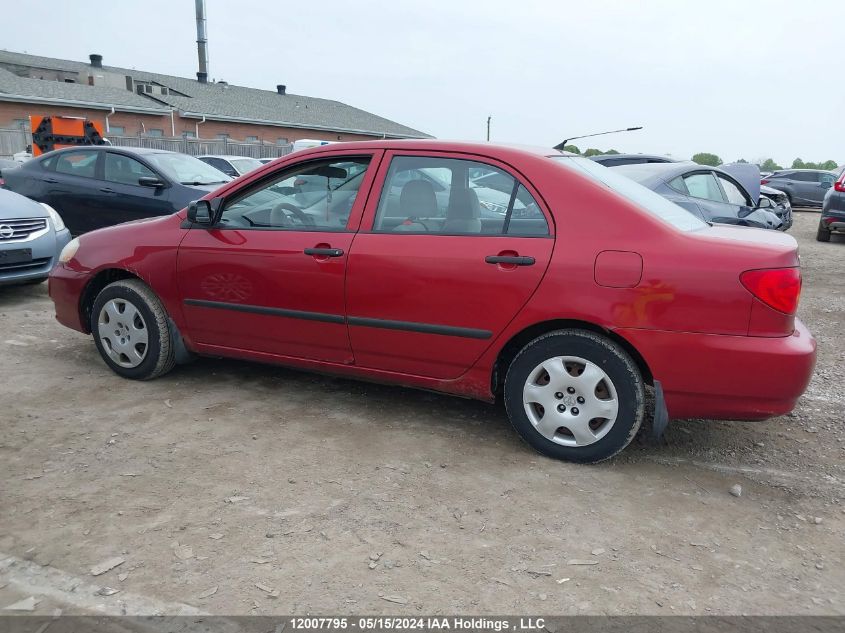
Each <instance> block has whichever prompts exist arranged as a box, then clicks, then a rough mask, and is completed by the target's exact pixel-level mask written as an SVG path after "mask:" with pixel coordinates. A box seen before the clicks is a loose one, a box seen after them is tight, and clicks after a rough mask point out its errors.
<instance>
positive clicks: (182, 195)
mask: <svg viewBox="0 0 845 633" xmlns="http://www.w3.org/2000/svg"><path fill="white" fill-rule="evenodd" d="M2 180H3V183H2V186H3V187H4V188H6V189H9V190H11V191H15V192H17V193H19V194H21V195H24V196H26V197H27V198H31V199H32V200H35V201H37V202H44V203H46V204H48V205H50V206H51V207H53V208H54V209H56V211H58V212H59V214H60V215H61V216H62V219H63V220H64V221H65V224H67V227H68V228H69V229H70V232H71V233H72V234H73V235H80V234H82V233H85V232H86V231H92V230H94V229H98V228H101V227H104V226H111V225H112V224H119V223H121V222H127V221H130V220H138V219H140V218H148V217H153V216H157V215H170V214H171V213H173V212H174V211H178V210H179V209H182V208H183V207H184V206H185V205H186V204H188V202H190V201H191V200H194V199H196V198H197V197H199V196H202V195H204V194H205V193H208V192H209V191H214V189H216V188H217V187H219V186H220V185H221V184H223V183H225V182H228V181H229V180H231V178H229V176H227V175H225V174H223V173H222V172H220V171H218V170H217V169H214V168H213V167H211V166H209V165H207V164H205V163H204V162H202V161H200V160H197V159H196V158H194V157H193V156H187V155H185V154H177V153H176V152H167V151H164V150H154V149H139V148H128V147H106V146H93V145H89V146H85V147H78V148H77V147H71V148H67V149H60V150H56V151H54V152H48V153H47V154H44V155H42V156H39V157H38V158H34V159H32V160H30V161H27V162H26V163H25V164H23V165H21V166H20V167H15V168H13V169H8V170H7V169H4V170H2Z"/></svg>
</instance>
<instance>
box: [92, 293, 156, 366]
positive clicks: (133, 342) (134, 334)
mask: <svg viewBox="0 0 845 633" xmlns="http://www.w3.org/2000/svg"><path fill="white" fill-rule="evenodd" d="M97 330H98V333H99V336H100V342H101V343H102V344H103V349H104V350H105V351H106V353H107V354H108V355H109V358H111V359H112V360H113V361H114V362H115V363H117V364H118V365H120V366H121V367H126V368H130V369H131V368H132V367H137V366H138V365H140V364H141V363H142V362H143V360H144V359H145V358H146V357H147V341H148V340H149V334H148V333H147V324H146V323H145V322H144V317H142V316H141V313H140V312H139V311H138V308H136V307H135V306H134V305H132V304H131V303H130V302H129V301H127V300H126V299H112V300H111V301H109V302H108V303H106V305H104V306H103V308H102V310H100V316H99V317H98V318H97Z"/></svg>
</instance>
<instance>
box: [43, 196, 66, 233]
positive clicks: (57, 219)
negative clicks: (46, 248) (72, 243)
mask: <svg viewBox="0 0 845 633" xmlns="http://www.w3.org/2000/svg"><path fill="white" fill-rule="evenodd" d="M40 204H41V206H42V207H44V208H45V209H46V210H47V213H49V214H50V219H51V220H52V221H53V227H54V228H55V229H56V231H64V230H65V223H64V221H63V220H62V216H60V215H59V214H58V213H57V212H56V210H55V209H54V208H53V207H51V206H50V205H49V204H45V203H44V202H41V203H40Z"/></svg>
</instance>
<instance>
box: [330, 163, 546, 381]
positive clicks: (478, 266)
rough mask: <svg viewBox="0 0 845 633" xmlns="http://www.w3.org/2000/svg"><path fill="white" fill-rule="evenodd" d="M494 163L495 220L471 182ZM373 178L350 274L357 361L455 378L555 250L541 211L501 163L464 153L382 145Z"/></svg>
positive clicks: (521, 301)
mask: <svg viewBox="0 0 845 633" xmlns="http://www.w3.org/2000/svg"><path fill="white" fill-rule="evenodd" d="M489 172H498V173H500V174H501V175H503V176H506V177H507V182H508V183H509V184H510V187H509V191H508V193H509V194H510V197H509V204H508V205H506V206H507V207H508V208H506V209H505V213H503V214H498V215H497V217H490V216H487V215H485V214H483V213H482V209H483V208H486V207H485V206H484V205H485V203H487V204H489V201H488V200H485V199H482V198H480V197H479V196H482V197H483V196H484V195H485V193H484V191H481V192H480V193H479V190H477V189H475V188H473V187H472V186H471V182H472V180H471V178H470V174H473V176H474V177H475V178H479V177H481V176H483V175H484V174H485V173H489ZM432 174H434V175H436V182H433V181H432V178H431V177H430V176H431V175H432ZM426 176H428V177H426ZM376 182H377V183H381V184H380V185H379V186H377V189H378V190H379V195H376V192H375V189H374V192H373V194H371V195H370V198H369V200H368V203H367V210H366V212H365V216H364V219H363V221H362V230H361V231H360V232H359V233H358V235H357V236H356V237H355V241H354V243H353V245H352V251H351V255H350V257H349V270H348V272H347V279H346V288H347V291H346V303H347V313H348V314H347V319H348V322H349V338H350V341H351V342H352V350H353V352H354V354H355V364H356V365H359V366H362V367H366V368H372V369H378V370H384V371H391V372H401V373H406V374H414V375H419V376H428V377H434V378H441V379H452V378H457V377H459V376H460V375H461V374H463V373H464V372H466V371H467V369H469V368H470V367H471V366H472V365H473V364H474V363H475V361H476V360H477V359H478V358H479V356H480V355H481V354H482V353H483V352H484V350H486V349H487V348H488V347H489V346H490V344H491V343H492V341H493V340H494V339H495V337H496V336H497V335H498V334H499V333H500V332H501V331H502V330H503V329H504V328H505V327H506V326H507V324H508V323H509V322H510V321H511V320H512V319H513V318H514V316H516V314H517V313H518V312H519V310H520V309H521V308H522V307H523V306H524V305H525V303H526V301H527V300H528V298H529V297H530V296H531V294H532V293H533V292H534V290H535V289H536V287H537V285H538V284H539V283H540V280H541V279H542V277H543V275H544V273H545V270H546V268H547V266H548V263H549V258H550V257H551V252H552V249H553V247H554V226H553V224H552V223H551V221H550V220H549V217H550V216H549V215H548V211H547V210H546V209H544V208H543V207H542V205H541V204H540V203H539V200H540V198H539V196H538V195H537V194H536V191H535V190H534V189H533V188H532V187H531V185H530V183H528V182H527V181H525V180H524V179H522V178H521V177H519V176H518V175H517V174H515V173H514V172H513V171H512V170H511V169H509V168H508V167H507V166H505V165H502V164H499V163H496V162H495V161H492V162H489V163H488V162H480V161H479V160H478V159H477V158H475V157H469V156H464V155H460V154H453V155H444V154H442V153H441V154H437V153H425V152H420V153H412V154H409V153H403V152H388V153H386V155H385V159H384V160H383V161H382V166H381V169H380V173H379V175H378V177H377V179H376ZM497 182H498V180H497ZM397 183H402V186H401V192H400V194H399V198H398V201H397V200H395V199H394V198H395V196H394V195H393V194H394V190H395V188H396V186H397ZM435 184H439V185H441V186H442V187H443V189H444V190H443V191H438V190H437V189H438V187H436V186H435ZM394 205H395V206H394ZM517 205H518V206H519V208H520V210H521V212H520V216H519V217H518V218H515V217H512V215H513V208H514V207H515V206H517Z"/></svg>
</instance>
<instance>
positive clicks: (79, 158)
mask: <svg viewBox="0 0 845 633" xmlns="http://www.w3.org/2000/svg"><path fill="white" fill-rule="evenodd" d="M99 155H100V152H85V151H81V152H67V153H65V154H61V155H60V156H59V157H58V158H57V159H56V171H57V172H58V173H60V174H70V175H72V176H81V177H83V178H95V177H96V174H97V156H99Z"/></svg>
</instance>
